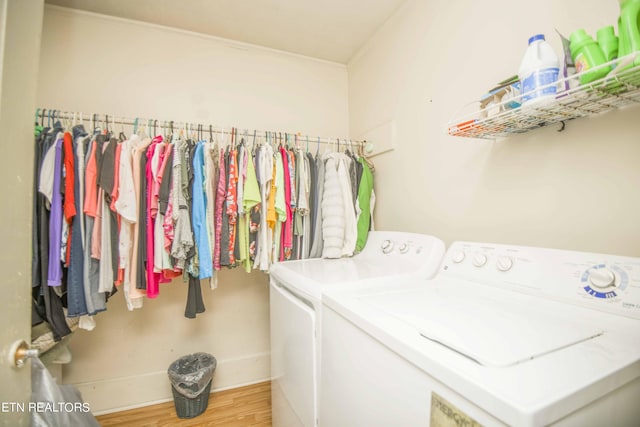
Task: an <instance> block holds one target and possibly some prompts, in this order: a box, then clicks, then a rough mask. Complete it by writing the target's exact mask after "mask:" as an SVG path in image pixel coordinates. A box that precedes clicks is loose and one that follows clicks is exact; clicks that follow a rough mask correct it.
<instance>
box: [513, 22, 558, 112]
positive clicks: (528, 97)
mask: <svg viewBox="0 0 640 427" xmlns="http://www.w3.org/2000/svg"><path fill="white" fill-rule="evenodd" d="M559 70H560V68H559V66H558V56H557V55H556V53H555V52H554V51H553V48H552V47H551V45H550V44H549V43H547V42H546V41H545V39H544V34H536V35H535V36H532V37H531V38H529V47H528V48H527V51H526V53H525V54H524V58H522V62H521V63H520V69H519V71H518V77H520V81H521V85H520V87H521V92H522V106H523V107H525V106H527V105H529V106H531V105H534V104H535V105H539V104H540V103H544V102H549V101H551V100H553V99H554V98H555V96H556V90H557V82H558V72H559Z"/></svg>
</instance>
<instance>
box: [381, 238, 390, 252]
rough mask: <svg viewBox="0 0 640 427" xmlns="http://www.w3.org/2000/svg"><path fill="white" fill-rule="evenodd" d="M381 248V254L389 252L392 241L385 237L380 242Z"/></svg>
mask: <svg viewBox="0 0 640 427" xmlns="http://www.w3.org/2000/svg"><path fill="white" fill-rule="evenodd" d="M381 248H382V253H383V254H389V253H391V251H392V250H393V242H392V241H391V240H389V239H387V240H385V241H384V242H382V246H381Z"/></svg>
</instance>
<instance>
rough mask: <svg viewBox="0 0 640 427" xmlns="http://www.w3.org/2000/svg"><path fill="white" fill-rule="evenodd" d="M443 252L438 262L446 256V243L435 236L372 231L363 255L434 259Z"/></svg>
mask: <svg viewBox="0 0 640 427" xmlns="http://www.w3.org/2000/svg"><path fill="white" fill-rule="evenodd" d="M440 250H441V251H442V252H441V253H440V254H439V256H440V258H439V259H438V262H440V261H441V259H442V256H443V255H444V243H443V242H442V241H441V240H440V239H438V238H435V237H433V236H429V235H427V234H418V233H406V232H401V231H372V232H370V233H369V237H368V239H367V244H366V246H365V248H364V250H363V251H362V252H361V255H364V256H367V257H371V256H380V255H387V256H394V257H395V256H405V257H407V258H408V257H412V256H413V257H420V256H422V257H432V256H433V255H435V254H437V253H438V252H439V251H440Z"/></svg>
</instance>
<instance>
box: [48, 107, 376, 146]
mask: <svg viewBox="0 0 640 427" xmlns="http://www.w3.org/2000/svg"><path fill="white" fill-rule="evenodd" d="M101 117H102V118H101ZM59 119H62V120H64V121H69V120H70V121H71V122H72V123H73V124H74V125H75V124H76V123H77V122H88V123H92V124H93V126H94V127H100V124H102V125H103V126H104V127H105V128H106V129H111V130H113V129H114V128H115V127H116V126H117V125H122V126H124V125H129V126H134V128H135V127H136V126H137V127H138V128H148V129H152V128H156V129H160V130H162V129H165V130H172V131H173V132H179V131H181V130H184V131H186V132H187V133H198V132H201V134H203V135H206V134H207V133H216V134H219V135H231V134H232V133H233V132H232V129H235V136H236V138H237V137H238V136H241V137H242V136H246V137H252V136H254V135H255V136H256V138H260V139H265V138H266V135H269V137H270V138H273V139H274V141H278V142H279V141H280V139H282V141H285V140H288V141H289V142H291V141H292V140H295V139H296V137H297V142H298V144H300V143H305V144H306V143H307V142H308V143H309V144H316V143H321V144H331V145H337V146H338V147H340V146H341V145H342V146H349V145H359V146H360V148H365V147H366V148H368V149H369V150H372V144H371V143H367V141H355V140H352V139H347V138H322V137H311V136H308V135H302V134H301V133H296V132H279V131H261V130H252V131H249V130H248V129H244V130H242V131H241V130H240V129H239V128H231V127H230V128H223V127H220V126H213V125H210V124H208V125H203V124H200V123H190V122H176V121H172V120H157V119H143V118H140V117H138V118H135V119H131V118H125V117H119V116H111V115H108V114H102V115H101V114H95V113H94V114H83V113H78V112H69V111H60V110H51V109H47V108H38V109H37V111H36V122H38V123H39V124H41V125H44V123H45V120H47V121H48V124H49V125H50V123H51V122H52V121H53V122H55V121H56V120H59ZM116 130H117V129H116ZM154 132H155V131H154ZM369 150H367V151H369Z"/></svg>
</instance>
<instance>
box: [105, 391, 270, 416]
mask: <svg viewBox="0 0 640 427" xmlns="http://www.w3.org/2000/svg"><path fill="white" fill-rule="evenodd" d="M96 419H97V420H98V422H99V423H100V424H101V425H102V426H103V427H107V426H127V427H131V426H152V427H165V426H179V427H191V426H228V427H245V426H246V427H248V426H251V427H254V426H258V427H270V426H271V383H269V382H263V383H259V384H254V385H249V386H245V387H239V388H234V389H231V390H225V391H220V392H215V393H212V394H211V395H210V396H209V406H208V407H207V410H206V411H205V412H203V413H202V414H201V415H199V416H197V417H195V418H191V419H181V418H178V417H177V416H176V410H175V407H174V404H173V401H171V402H166V403H160V404H158V405H152V406H145V407H144V408H138V409H131V410H129V411H123V412H115V413H112V414H106V415H100V416H99V417H96Z"/></svg>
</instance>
